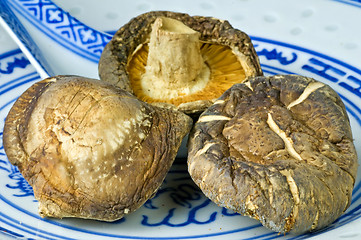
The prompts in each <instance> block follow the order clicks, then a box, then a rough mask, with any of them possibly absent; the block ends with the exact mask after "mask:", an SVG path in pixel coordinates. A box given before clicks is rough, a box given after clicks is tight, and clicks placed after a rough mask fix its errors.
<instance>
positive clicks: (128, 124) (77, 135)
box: [4, 76, 192, 221]
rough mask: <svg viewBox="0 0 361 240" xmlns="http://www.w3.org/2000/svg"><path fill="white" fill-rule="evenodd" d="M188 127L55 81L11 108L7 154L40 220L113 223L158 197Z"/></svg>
mask: <svg viewBox="0 0 361 240" xmlns="http://www.w3.org/2000/svg"><path fill="white" fill-rule="evenodd" d="M191 124H192V121H191V120H190V118H189V117H188V116H186V115H184V114H182V113H180V112H177V111H172V110H167V109H163V108H157V107H152V106H149V105H148V104H146V103H144V102H141V101H139V100H138V99H136V98H135V97H134V96H132V95H131V94H129V93H128V92H126V91H123V90H121V89H119V88H117V87H115V86H113V85H110V84H107V83H105V82H102V81H99V80H94V79H87V78H83V77H78V76H56V77H52V78H49V79H45V80H43V81H41V82H39V83H36V84H34V85H33V86H32V87H31V88H29V89H28V90H27V91H26V92H25V93H24V94H22V95H21V96H20V98H19V99H18V100H17V102H16V103H15V104H14V106H13V107H12V109H11V110H10V112H9V114H8V116H7V119H6V122H5V129H4V147H5V151H6V154H7V156H8V158H9V161H10V162H11V163H13V164H15V165H17V166H18V167H19V170H20V172H21V173H22V174H23V176H24V177H25V179H26V180H27V181H28V182H29V183H30V185H31V186H32V187H33V189H34V194H35V198H36V199H37V200H38V201H39V213H40V215H42V216H50V217H59V218H62V217H80V218H90V219H99V220H105V221H113V220H117V219H119V218H121V217H122V216H123V215H124V214H127V213H129V212H132V211H134V210H136V209H137V208H139V207H140V206H141V205H142V204H143V203H144V202H145V201H146V200H147V199H149V198H150V197H151V196H152V195H153V194H154V193H155V191H156V190H157V189H158V188H159V186H160V185H161V183H162V181H163V179H164V178H165V175H166V173H167V172H168V170H169V168H170V166H171V164H172V162H173V160H174V159H175V156H176V153H177V150H178V148H179V146H180V143H181V141H182V139H183V137H184V136H185V135H186V134H187V133H188V131H189V129H190V127H191Z"/></svg>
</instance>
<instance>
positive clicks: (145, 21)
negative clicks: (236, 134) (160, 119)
mask: <svg viewBox="0 0 361 240" xmlns="http://www.w3.org/2000/svg"><path fill="white" fill-rule="evenodd" d="M158 19H163V21H164V22H163V23H160V26H162V24H163V27H164V29H163V30H164V31H162V33H160V34H159V35H157V36H158V37H159V38H162V37H164V36H166V38H167V36H168V35H172V34H173V33H176V34H178V35H177V36H176V37H169V39H170V40H169V44H166V43H164V42H163V41H164V40H159V42H157V44H159V43H160V44H161V47H160V50H159V52H158V53H157V54H151V49H153V47H154V45H157V44H153V42H152V41H151V35H152V28H153V27H154V25H159V23H158V21H157V24H155V22H156V20H158ZM167 19H168V20H167ZM166 20H167V21H166ZM175 21H177V22H179V23H177V24H169V22H171V23H172V22H175ZM173 25H176V26H173ZM179 25H184V27H179ZM169 26H170V27H169ZM180 28H181V29H182V30H179V29H180ZM185 28H189V30H183V29H185ZM169 29H171V30H169ZM161 30H162V29H161ZM172 31H174V32H172ZM156 32H158V30H156ZM159 32H160V31H159ZM188 33H189V34H188ZM193 33H194V34H193ZM184 34H188V35H187V36H184ZM194 35H197V36H198V37H199V43H197V42H192V41H193V40H194V38H195V37H196V36H194ZM162 39H163V38H162ZM177 39H178V40H179V44H178V40H177ZM180 39H181V40H180ZM187 39H188V40H189V42H187V41H188V40H187ZM191 40H192V41H191ZM150 41H151V43H152V44H150V43H149V42H150ZM194 41H195V40H194ZM193 45H195V46H198V51H199V54H200V55H201V58H202V59H203V61H204V63H203V64H204V67H205V68H207V69H208V70H207V71H208V72H209V73H203V72H202V73H200V75H207V74H208V75H209V77H207V79H208V80H207V81H206V82H207V83H200V84H198V85H197V84H196V87H194V85H191V86H190V87H189V88H187V89H182V87H184V86H186V85H185V84H179V85H180V86H178V87H177V88H176V89H171V90H169V91H168V92H169V94H167V91H165V90H166V87H167V86H170V85H171V84H170V82H171V81H172V80H174V79H176V77H172V76H169V80H166V82H165V83H164V86H165V87H161V85H160V84H155V86H154V87H148V86H149V85H152V84H151V83H147V82H145V81H143V78H142V76H143V75H144V74H145V73H146V72H147V71H148V70H147V68H148V67H149V65H150V64H149V63H148V62H147V59H148V57H150V56H152V59H153V60H154V59H161V60H160V62H164V65H162V66H161V70H160V71H164V69H168V68H170V70H169V72H170V73H173V74H174V75H179V74H180V73H181V72H183V70H185V72H190V71H191V70H189V69H188V68H191V67H192V66H194V65H195V64H194V63H192V62H189V63H188V65H189V66H188V67H186V66H185V65H186V64H184V66H183V65H182V64H180V63H174V62H175V61H176V60H178V58H181V60H180V61H179V62H182V61H183V60H182V59H184V60H187V59H188V60H189V61H191V60H194V61H195V59H196V57H197V56H196V55H197V54H195V53H194V51H191V50H190V49H188V48H190V46H193ZM178 46H179V49H178ZM167 49H169V50H167ZM177 49H178V50H177ZM169 51H175V52H176V53H174V55H172V53H169ZM152 52H155V51H152ZM186 52H187V53H186ZM148 54H149V55H148ZM184 54H189V55H184ZM183 55H184V56H183ZM154 56H156V57H155V58H154ZM173 56H174V57H173ZM181 56H183V57H181ZM151 63H154V61H151ZM172 64H176V65H177V67H175V68H171V67H169V66H172ZM179 64H180V65H179ZM155 65H157V64H155ZM178 65H179V66H178ZM183 67H185V69H182V68H183ZM201 68H202V67H201V66H200V69H201ZM173 69H176V70H173ZM177 69H178V70H177ZM202 69H203V68H202ZM146 70H147V71H146ZM207 71H206V72H207ZM163 74H164V75H165V73H163ZM262 74H263V73H262V70H261V67H260V64H259V60H258V56H257V54H256V51H255V49H254V47H253V45H252V42H251V40H250V38H249V37H248V35H247V34H246V33H244V32H242V31H240V30H238V29H235V28H233V27H232V26H231V25H230V24H229V22H228V21H224V20H220V19H216V18H212V17H202V16H189V15H188V14H183V13H176V12H168V11H153V12H147V13H144V14H142V15H139V16H137V17H135V18H133V19H131V20H130V21H129V22H128V23H127V24H125V25H124V26H123V27H121V28H120V29H119V30H118V31H117V32H116V33H115V35H114V36H113V38H112V40H111V41H110V42H109V43H108V44H107V46H106V47H105V49H104V51H103V53H102V55H101V59H100V61H99V76H100V78H101V80H103V81H107V82H110V83H112V84H115V85H117V86H119V87H121V88H122V89H125V90H127V91H129V92H131V93H133V94H135V95H136V96H137V97H138V98H139V99H141V100H143V101H146V102H149V103H157V102H162V103H167V104H172V105H175V106H177V108H178V109H179V110H180V111H183V112H185V113H189V114H191V113H199V112H201V111H203V110H205V109H206V108H207V107H208V106H210V105H211V104H212V103H213V102H214V100H215V99H217V98H218V97H220V96H221V95H222V94H223V92H224V91H225V90H227V89H228V88H229V87H231V86H232V85H233V84H234V83H240V82H243V81H244V80H245V79H246V78H248V77H251V76H259V75H262ZM149 78H150V81H152V77H149ZM147 79H148V78H147ZM200 79H203V78H202V77H201V78H200ZM153 80H154V81H155V79H154V78H153ZM167 81H168V82H169V84H167ZM194 81H195V82H197V83H199V82H201V81H200V80H198V78H196V80H194V79H193V78H191V79H190V82H191V83H192V84H193V83H194ZM157 86H159V89H156V88H157ZM178 89H182V92H179V93H175V90H177V91H178ZM194 89H197V91H195V90H194ZM173 90H174V91H173ZM149 91H152V94H149ZM160 95H162V96H160ZM164 95H167V96H164ZM170 95H172V97H170Z"/></svg>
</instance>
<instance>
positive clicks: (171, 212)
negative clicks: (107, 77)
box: [0, 0, 361, 240]
mask: <svg viewBox="0 0 361 240" xmlns="http://www.w3.org/2000/svg"><path fill="white" fill-rule="evenodd" d="M9 2H11V4H13V5H12V6H13V7H14V6H15V7H16V6H17V7H19V9H20V10H21V8H22V9H25V10H29V8H27V7H26V4H28V6H29V4H30V3H32V4H34V6H33V8H32V10H30V11H29V12H32V13H33V16H36V14H35V12H36V11H35V10H36V9H37V10H39V9H40V8H39V4H42V6H45V5H46V6H47V8H45V7H44V8H41V9H42V10H44V12H48V15H46V13H45V15H43V16H48V17H49V18H48V19H47V20H49V19H52V21H53V22H52V24H53V25H52V24H50V25H49V22H48V25H44V23H42V22H41V21H40V20H39V21H35V20H34V21H33V23H31V24H33V25H34V26H37V24H38V27H36V28H37V29H38V31H41V32H43V33H46V32H47V31H48V30H49V29H50V28H51V27H53V30H52V31H50V30H49V32H48V33H49V35H51V34H54V36H58V38H57V39H58V40H57V42H56V44H60V45H61V46H62V47H64V46H66V47H67V48H71V52H72V53H73V54H74V58H75V57H79V56H80V57H82V58H84V56H85V57H86V56H92V58H94V59H89V58H90V57H89V58H88V59H86V60H87V61H90V62H92V63H91V64H94V65H96V61H97V59H98V58H99V51H101V49H102V48H103V47H104V44H103V43H102V45H99V46H98V49H97V51H95V52H94V51H92V50H89V49H88V51H86V50H84V49H85V48H84V47H87V46H90V45H89V44H91V43H94V42H95V41H96V40H99V39H101V40H102V41H104V42H105V43H106V42H107V41H109V39H110V38H109V35H107V34H104V33H103V32H101V31H99V32H98V31H95V30H93V29H92V28H89V27H87V26H86V25H83V24H82V23H81V22H76V24H78V25H76V27H77V28H72V29H73V30H74V29H75V30H76V31H77V32H76V33H74V34H75V35H73V36H76V37H77V39H78V40H79V42H81V40H84V38H85V36H86V39H87V41H83V43H82V44H79V45H77V44H78V42H75V41H70V40H67V39H66V37H63V38H62V39H61V36H62V34H63V33H64V31H63V32H62V31H59V32H56V29H59V28H60V26H65V25H64V21H65V20H66V19H68V20H67V21H69V22H70V20H71V21H73V18H71V19H70V20H69V18H66V17H71V16H70V15H66V12H64V11H63V10H62V9H60V8H58V7H56V5H55V4H53V3H52V2H51V1H45V0H44V1H41V0H37V1H21V0H19V1H9ZM35 3H37V4H38V5H36V4H35ZM143 6H145V5H143ZM352 7H354V6H352ZM14 9H15V8H14ZM34 9H35V10H34ZM54 9H55V10H56V11H59V12H58V14H57V15H51V14H50V12H51V11H53V10H54ZM170 9H171V8H170ZM20 10H18V12H17V14H23V15H24V14H25V15H26V14H27V13H25V12H23V13H21V11H20ZM25 10H24V11H25ZM181 10H182V9H181ZM360 13H361V9H360ZM49 14H50V15H49ZM62 14H63V15H62ZM137 14H138V13H137ZM50 16H52V17H51V18H50ZM59 16H62V17H59ZM25 17H26V18H28V21H30V22H31V21H32V20H31V18H30V17H31V14H30V15H26V16H25ZM34 19H36V18H34ZM69 22H68V23H69ZM73 23H75V22H73ZM61 24H63V25H61ZM68 26H69V24H68ZM65 28H66V27H64V28H63V29H65ZM67 31H68V30H67ZM88 31H89V32H88ZM68 33H69V32H68ZM85 33H86V35H85ZM97 34H98V35H97ZM250 35H251V34H250ZM68 36H70V35H68ZM259 36H261V35H259ZM43 37H44V38H47V39H52V37H51V36H50V37H49V36H48V34H44V36H43ZM251 38H252V41H253V43H254V46H255V49H256V51H257V53H258V55H259V58H260V61H261V65H262V68H263V71H264V73H265V74H266V75H274V74H300V75H305V76H310V77H313V78H315V79H318V80H320V81H322V82H324V83H326V84H329V85H330V86H331V87H332V88H334V89H335V90H336V91H337V92H338V93H339V95H340V96H341V98H342V100H343V101H344V103H345V106H346V108H347V112H348V114H349V118H350V121H351V127H352V131H353V134H354V138H355V145H356V149H357V152H358V153H359V155H360V156H361V69H360V64H359V65H358V66H354V65H352V64H350V63H346V61H345V60H344V59H347V56H342V57H341V58H337V57H335V56H334V54H333V53H331V52H330V54H327V51H315V50H310V49H309V48H305V47H304V46H305V45H307V44H305V45H303V46H302V47H301V46H300V45H298V44H294V43H292V44H291V43H289V42H287V41H283V39H281V38H279V39H277V38H273V40H271V39H270V38H268V37H256V36H253V35H251ZM285 38H286V39H287V37H285ZM59 39H60V40H59ZM275 39H276V40H275ZM91 41H93V42H91ZM296 42H297V41H296ZM87 44H88V45H87ZM40 49H41V46H40ZM0 51H1V52H0V96H1V98H0V233H3V234H4V235H3V236H7V237H8V238H10V239H11V238H20V239H92V240H96V239H148V240H156V239H159V240H160V239H204V240H213V239H228V240H235V239H274V238H280V239H304V238H308V237H316V238H317V237H320V238H324V237H328V238H330V239H332V238H333V237H343V238H347V239H357V238H358V237H360V236H361V220H360V217H361V199H360V198H361V179H360V176H359V177H358V178H357V181H356V184H355V188H354V191H353V198H352V203H351V205H350V207H349V209H348V210H347V211H346V212H345V213H344V214H343V215H342V216H341V217H339V218H338V219H337V220H336V221H335V222H334V223H332V224H331V225H330V226H328V227H327V228H325V229H323V230H321V231H319V232H315V233H308V234H304V235H300V236H294V235H279V234H278V233H274V232H272V231H269V230H267V229H266V228H264V227H262V225H261V224H259V223H258V222H257V221H255V220H252V219H250V218H248V217H243V216H240V215H239V214H236V213H233V212H231V211H228V210H226V209H224V208H220V207H218V206H216V205H215V204H213V203H212V202H210V201H209V200H208V199H207V198H206V197H205V196H204V195H203V194H202V193H201V192H200V190H199V189H198V188H197V187H196V186H195V185H194V184H193V182H192V180H191V179H190V177H189V175H188V172H187V169H186V164H185V161H186V160H185V159H177V160H176V161H175V164H174V166H173V167H172V169H171V171H170V172H169V174H168V175H167V178H166V180H165V182H164V184H163V185H162V187H161V188H160V190H159V191H158V193H157V194H156V196H155V197H154V198H153V199H151V200H149V201H147V203H146V204H145V205H144V206H143V207H141V208H140V209H139V210H137V211H136V212H134V213H132V214H130V215H128V216H126V217H125V218H124V219H122V220H119V221H116V222H113V223H105V222H99V221H92V220H81V219H62V220H57V219H50V218H45V219H44V218H41V217H40V216H39V215H38V213H37V201H36V200H35V199H34V196H33V192H32V188H31V187H30V186H29V185H28V183H27V182H26V181H25V180H24V178H23V177H22V175H21V174H20V173H19V171H18V169H17V168H16V167H14V166H12V165H11V164H10V163H9V162H8V160H7V158H6V155H5V152H4V148H3V145H2V129H3V126H4V119H5V118H6V115H7V113H8V111H9V110H10V108H11V106H12V104H13V103H14V101H15V100H16V99H17V97H19V95H20V94H21V93H22V92H23V91H25V90H26V89H27V88H28V87H29V86H31V84H33V83H34V82H36V81H39V80H40V77H39V75H38V74H37V72H36V71H35V69H34V67H33V66H32V65H31V64H30V62H29V61H28V60H27V58H26V57H25V56H24V54H23V53H22V52H21V51H20V50H19V49H18V48H17V47H15V46H14V49H10V50H9V49H2V50H1V49H0ZM86 58H87V57H86ZM63 60H64V59H63ZM64 61H65V60H64ZM55 72H56V70H55ZM360 161H361V158H360V157H359V162H360ZM1 236H2V235H0V239H2V238H1Z"/></svg>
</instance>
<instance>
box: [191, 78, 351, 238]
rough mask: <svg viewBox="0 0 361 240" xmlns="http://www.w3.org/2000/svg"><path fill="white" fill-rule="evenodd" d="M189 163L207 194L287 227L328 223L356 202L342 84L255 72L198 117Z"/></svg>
mask: <svg viewBox="0 0 361 240" xmlns="http://www.w3.org/2000/svg"><path fill="white" fill-rule="evenodd" d="M188 147H189V157H188V169H189V173H190V175H191V177H192V178H193V180H194V182H195V183H196V184H197V185H198V186H199V187H200V188H201V190H202V191H203V192H204V193H205V195H206V196H207V197H209V198H210V199H211V200H212V201H214V202H215V203H217V204H218V205H220V206H222V207H226V208H228V209H232V210H234V211H236V212H239V213H241V214H243V215H247V216H250V217H252V218H255V219H258V220H259V221H260V222H261V223H262V224H263V225H264V226H266V227H268V228H270V229H272V230H274V231H277V232H280V233H286V232H291V233H302V232H306V231H314V230H317V229H321V228H323V227H325V226H327V225H328V224H330V223H332V222H333V221H334V220H335V219H337V218H338V217H339V216H340V215H341V214H342V213H343V212H344V211H345V210H346V209H347V207H348V206H349V205H350V202H351V193H352V189H353V185H354V182H355V178H356V171H357V156H356V151H355V147H354V145H353V139H352V133H351V129H350V123H349V119H348V116H347V114H346V111H345V107H344V105H343V103H342V101H341V99H340V97H339V96H338V95H337V93H336V92H335V91H333V90H332V89H331V88H330V87H329V86H327V85H325V84H323V83H321V82H318V81H316V80H314V79H311V78H307V77H302V76H296V75H278V76H271V77H255V78H251V79H250V80H249V82H247V83H241V84H236V85H234V86H233V87H232V88H230V89H229V90H227V91H226V92H225V93H224V94H223V95H222V96H221V97H220V98H219V99H218V100H217V101H216V102H215V103H214V105H212V106H211V107H210V108H209V109H208V110H206V111H205V112H204V113H203V114H202V115H201V116H200V118H199V120H198V121H197V122H196V123H195V126H194V129H193V130H192V132H191V135H190V140H189V146H188Z"/></svg>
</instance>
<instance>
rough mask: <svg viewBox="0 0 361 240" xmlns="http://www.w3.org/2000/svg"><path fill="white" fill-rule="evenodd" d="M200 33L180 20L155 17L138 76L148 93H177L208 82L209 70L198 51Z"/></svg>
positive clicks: (159, 95) (157, 95)
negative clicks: (141, 69) (144, 58)
mask: <svg viewBox="0 0 361 240" xmlns="http://www.w3.org/2000/svg"><path fill="white" fill-rule="evenodd" d="M199 36H200V33H198V32H196V31H194V30H193V29H191V28H189V27H187V26H186V25H184V24H183V23H182V22H180V21H177V20H174V19H171V18H164V17H162V18H157V19H156V20H155V22H154V24H153V28H152V32H151V34H150V42H149V53H148V59H147V66H146V69H145V74H144V75H143V76H142V80H141V84H142V88H143V89H144V90H146V91H145V92H146V93H147V94H148V95H149V96H150V97H153V98H159V99H164V98H174V97H179V96H182V95H186V94H189V93H194V92H196V91H199V90H200V89H202V88H203V87H204V86H205V85H206V84H207V82H208V80H209V76H210V70H209V68H208V67H207V65H206V64H205V63H204V60H203V58H202V55H201V51H200V41H199ZM179 90H181V91H180V92H179Z"/></svg>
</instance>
